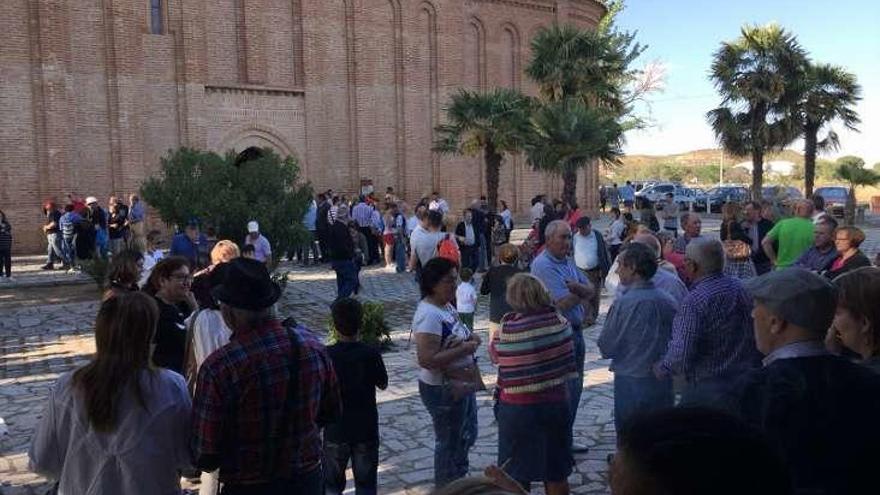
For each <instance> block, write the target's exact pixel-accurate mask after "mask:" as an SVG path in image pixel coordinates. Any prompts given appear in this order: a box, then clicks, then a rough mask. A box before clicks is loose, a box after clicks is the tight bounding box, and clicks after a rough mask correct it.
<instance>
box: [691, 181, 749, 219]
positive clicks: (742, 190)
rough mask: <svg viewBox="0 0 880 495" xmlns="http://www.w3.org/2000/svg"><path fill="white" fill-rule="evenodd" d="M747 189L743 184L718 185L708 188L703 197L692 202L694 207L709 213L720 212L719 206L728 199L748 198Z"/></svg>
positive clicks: (741, 200) (744, 199)
mask: <svg viewBox="0 0 880 495" xmlns="http://www.w3.org/2000/svg"><path fill="white" fill-rule="evenodd" d="M749 196H750V195H749V189H748V188H746V187H743V186H720V187H713V188H712V189H709V191H708V192H707V193H706V195H705V196H704V197H701V198H699V200H698V201H697V202H695V203H694V209H695V210H698V211H706V212H709V213H714V212H718V213H720V212H721V206H722V205H723V204H724V203H727V202H730V201H737V202H740V203H741V202H745V201H748V199H749Z"/></svg>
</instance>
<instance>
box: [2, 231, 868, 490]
mask: <svg viewBox="0 0 880 495" xmlns="http://www.w3.org/2000/svg"><path fill="white" fill-rule="evenodd" d="M599 226H601V224H600V225H599ZM704 226H705V227H704V228H705V229H706V230H707V231H709V232H711V231H713V230H714V231H716V232H717V228H718V222H717V220H716V221H712V220H709V221H707V222H706V223H705V224H704ZM868 233H869V241H868V242H867V243H866V244H865V246H864V247H865V251H866V252H867V253H869V254H870V255H873V254H874V253H875V252H877V251H878V248H880V229H878V228H871V229H868ZM520 234H521V233H520ZM28 259H30V258H28ZM28 263H29V264H28V265H27V266H26V267H25V269H26V270H28V271H27V273H22V274H20V275H19V276H18V281H19V283H20V284H21V285H20V286H18V285H17V286H16V287H15V288H10V287H5V288H4V287H3V286H0V417H2V418H4V419H5V421H6V423H7V425H8V428H9V434H8V435H7V436H6V437H4V438H3V439H2V440H0V491H2V493H3V494H4V495H25V494H27V495H31V494H42V493H43V492H44V491H45V489H46V484H45V481H44V480H42V479H41V478H40V477H38V476H36V475H34V474H32V473H30V472H29V471H28V470H27V448H28V445H29V442H30V437H31V434H32V431H33V428H34V425H35V424H36V422H37V421H38V419H39V415H40V412H41V410H42V408H43V406H44V404H45V400H46V396H47V393H48V390H49V387H50V386H51V385H52V383H53V382H54V381H55V379H56V378H57V377H58V375H59V374H60V373H63V372H65V371H68V370H70V369H73V368H74V367H76V366H77V365H79V364H81V363H83V362H85V361H86V360H87V359H88V357H89V355H90V353H92V352H93V351H94V340H93V336H92V330H91V325H92V322H93V320H94V316H95V313H96V311H97V298H98V294H97V292H96V291H95V289H94V286H93V285H90V284H75V285H66V284H64V282H65V279H64V277H65V276H68V277H72V275H67V274H54V275H47V274H44V273H38V272H37V271H35V270H36V268H35V267H36V266H37V265H38V263H39V261H38V260H37V261H36V262H34V263H31V262H28ZM28 267H30V268H28ZM285 269H290V270H292V271H291V274H290V280H291V281H290V283H289V284H288V286H287V290H286V292H285V294H284V297H283V299H282V301H281V310H282V313H283V314H284V315H292V316H294V317H295V318H296V319H297V320H298V321H300V322H301V323H303V324H304V325H306V326H307V327H309V328H311V329H313V330H314V331H315V332H319V333H321V334H324V333H326V328H327V321H328V316H329V304H330V302H331V301H332V300H333V299H334V297H335V278H334V274H333V272H332V271H330V270H329V269H328V268H326V267H317V268H316V267H309V268H303V267H293V266H288V267H286V268H285ZM53 277H54V278H53ZM32 279H39V283H29V282H28V281H29V280H32ZM68 282H69V280H68ZM362 282H363V291H362V294H361V298H362V299H364V300H371V301H381V302H382V303H383V304H384V307H385V313H386V319H387V322H388V324H389V325H390V327H391V328H392V331H393V339H394V344H395V345H394V349H393V350H392V351H390V352H388V353H386V354H385V355H384V358H385V362H386V365H387V367H388V372H389V377H390V385H389V387H388V390H385V391H382V392H380V393H379V395H378V401H379V422H380V434H381V439H382V441H381V447H380V451H379V458H380V466H379V482H380V490H379V491H380V493H383V494H422V493H428V492H429V491H430V485H431V479H432V476H433V470H432V466H433V432H432V429H431V422H430V419H429V417H428V413H427V411H426V410H425V408H424V406H423V405H422V403H421V400H420V399H419V395H418V386H417V380H416V375H417V372H416V371H417V367H416V364H415V355H414V348H413V347H411V346H409V345H408V336H409V330H410V322H411V318H412V315H413V312H414V310H415V307H416V303H417V300H418V289H417V287H416V285H415V283H414V282H413V280H412V276H411V275H410V274H396V273H388V272H386V271H385V270H382V269H378V268H377V269H370V270H366V271H365V272H364V273H363V274H362ZM58 284H62V285H60V286H57V285H58ZM33 285H38V286H39V287H33ZM608 303H609V301H608V300H607V299H606V298H604V297H603V304H602V314H603V315H604V313H605V312H606V311H607V309H608V308H607V306H608ZM487 317H488V300H487V298H481V301H480V305H479V307H478V310H477V314H476V320H475V323H476V328H477V331H478V332H480V333H481V336H482V337H483V338H484V340H485V339H486V337H487V335H486V331H487V327H488V319H487ZM601 323H602V317H600V319H599V323H598V324H597V325H594V326H592V327H590V328H589V329H587V330H586V331H585V335H586V340H587V363H586V376H585V378H584V380H585V390H584V395H583V398H582V400H581V406H580V412H579V414H578V420H577V425H576V427H575V442H576V443H580V444H585V445H587V446H589V447H590V452H588V453H586V454H583V455H579V456H576V458H575V460H576V466H575V471H574V473H573V474H572V476H571V478H570V481H571V484H572V491H573V492H574V493H607V473H606V470H607V465H606V462H605V459H606V456H607V454H609V453H612V452H613V451H614V443H615V432H614V425H613V422H612V414H611V413H612V400H613V399H612V386H611V381H612V375H611V374H610V373H609V372H608V369H607V364H608V363H607V361H603V360H601V359H600V355H599V352H598V350H597V348H596V345H595V340H596V337H597V336H598V334H599V331H600V328H601ZM479 352H480V356H481V360H480V363H481V365H482V368H483V372H484V374H485V378H486V381H487V383H493V382H494V379H495V371H494V369H493V368H492V366H491V364H490V363H489V362H488V359H487V357H486V354H485V346H483V348H481V350H480V351H479ZM478 402H479V406H480V410H479V432H480V434H479V438H478V440H477V443H476V446H475V447H474V449H473V450H472V451H471V456H470V460H471V466H472V469H473V472H474V473H478V472H480V471H481V470H482V468H484V467H485V466H487V465H488V464H490V463H494V462H495V456H496V448H497V429H496V425H495V424H494V420H493V417H492V409H491V405H492V400H491V396H490V394H489V393H488V392H484V393H482V394H481V395H479V397H478ZM352 492H353V490H352Z"/></svg>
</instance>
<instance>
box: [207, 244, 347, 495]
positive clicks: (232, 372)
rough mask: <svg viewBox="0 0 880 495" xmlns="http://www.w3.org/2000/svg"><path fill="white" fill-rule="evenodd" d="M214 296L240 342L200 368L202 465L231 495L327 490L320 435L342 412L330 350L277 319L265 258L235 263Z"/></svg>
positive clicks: (313, 494)
mask: <svg viewBox="0 0 880 495" xmlns="http://www.w3.org/2000/svg"><path fill="white" fill-rule="evenodd" d="M212 293H213V296H214V298H215V299H216V300H217V301H218V302H219V303H220V311H221V312H222V314H223V320H224V321H225V322H226V325H227V326H228V327H229V328H230V329H232V337H231V338H230V341H229V343H228V344H226V345H225V346H223V347H221V348H220V349H218V350H217V351H215V352H214V353H213V354H211V355H210V356H208V358H207V359H206V360H205V362H204V363H203V364H202V367H201V368H200V370H199V376H198V382H197V385H196V394H195V399H194V401H193V416H192V422H193V424H192V446H193V454H194V458H195V461H196V467H198V468H199V469H201V470H203V471H212V470H215V469H218V468H219V469H220V482H221V483H222V484H223V488H222V490H221V492H220V493H221V494H223V495H242V494H247V495H250V494H260V495H269V494H285V495H288V494H290V495H299V494H302V495H318V494H320V493H323V476H322V472H321V455H322V446H321V436H320V429H321V427H322V426H323V425H324V424H326V423H328V422H330V421H333V420H335V419H336V418H337V417H338V416H339V415H340V414H341V406H340V404H341V399H340V392H339V385H338V382H337V379H336V374H335V373H334V371H333V365H332V363H331V361H330V358H329V356H328V354H327V352H326V350H325V349H324V346H323V345H322V344H321V343H320V342H319V341H318V339H316V338H315V337H314V335H313V334H312V333H311V332H310V331H309V330H307V329H305V328H303V327H301V326H284V325H282V323H281V322H280V321H278V320H277V319H276V318H275V317H274V315H273V314H272V312H271V308H272V306H273V305H274V304H275V302H276V301H277V300H278V298H279V297H280V295H281V290H280V288H279V287H278V285H276V284H275V283H273V282H272V280H271V279H270V278H269V272H268V271H267V270H266V266H265V265H264V264H263V263H260V262H259V261H256V260H252V259H246V258H237V259H235V260H233V261H231V262H229V263H228V266H227V268H226V273H225V275H224V279H223V282H222V283H221V284H220V285H219V286H217V287H215V288H214V289H213V291H212Z"/></svg>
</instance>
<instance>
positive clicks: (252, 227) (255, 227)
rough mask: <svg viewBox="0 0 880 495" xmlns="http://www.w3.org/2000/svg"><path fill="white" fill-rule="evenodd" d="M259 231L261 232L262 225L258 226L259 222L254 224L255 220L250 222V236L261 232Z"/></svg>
mask: <svg viewBox="0 0 880 495" xmlns="http://www.w3.org/2000/svg"><path fill="white" fill-rule="evenodd" d="M259 231H260V224H258V223H257V222H254V221H253V220H251V221H250V222H248V233H249V234H253V233H254V232H259Z"/></svg>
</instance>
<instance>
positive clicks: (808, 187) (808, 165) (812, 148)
mask: <svg viewBox="0 0 880 495" xmlns="http://www.w3.org/2000/svg"><path fill="white" fill-rule="evenodd" d="M818 134H819V129H818V128H817V127H815V126H807V127H806V128H804V197H806V198H812V197H813V186H814V185H815V183H816V143H817V141H818V138H817V135H818Z"/></svg>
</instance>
